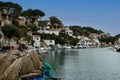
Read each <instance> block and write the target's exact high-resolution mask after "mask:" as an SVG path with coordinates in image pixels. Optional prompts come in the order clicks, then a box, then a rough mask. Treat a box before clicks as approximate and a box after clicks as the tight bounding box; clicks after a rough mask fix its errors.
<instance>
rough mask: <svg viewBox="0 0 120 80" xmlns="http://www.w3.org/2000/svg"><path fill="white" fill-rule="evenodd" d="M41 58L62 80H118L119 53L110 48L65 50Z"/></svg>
mask: <svg viewBox="0 0 120 80" xmlns="http://www.w3.org/2000/svg"><path fill="white" fill-rule="evenodd" d="M43 56H44V58H45V59H46V60H47V61H48V62H49V63H50V64H51V65H52V66H53V69H54V71H53V73H54V75H55V77H59V78H61V79H62V80H120V53H118V52H115V51H112V50H111V49H110V48H95V49H66V50H58V51H56V52H53V53H50V54H43Z"/></svg>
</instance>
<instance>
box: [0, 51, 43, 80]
mask: <svg viewBox="0 0 120 80" xmlns="http://www.w3.org/2000/svg"><path fill="white" fill-rule="evenodd" d="M14 53H15V52H14ZM16 54H17V55H16ZM18 54H19V55H18ZM41 67H42V56H41V54H39V53H37V52H36V51H31V52H19V53H18V52H16V53H15V54H8V53H4V54H0V80H17V79H18V78H19V77H20V76H23V75H26V74H29V73H32V72H34V71H36V70H39V69H40V68H41Z"/></svg>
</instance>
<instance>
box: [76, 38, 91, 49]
mask: <svg viewBox="0 0 120 80" xmlns="http://www.w3.org/2000/svg"><path fill="white" fill-rule="evenodd" d="M91 45H92V43H91V39H89V38H88V37H85V36H82V37H81V38H80V40H79V42H78V43H77V45H76V48H88V47H91Z"/></svg>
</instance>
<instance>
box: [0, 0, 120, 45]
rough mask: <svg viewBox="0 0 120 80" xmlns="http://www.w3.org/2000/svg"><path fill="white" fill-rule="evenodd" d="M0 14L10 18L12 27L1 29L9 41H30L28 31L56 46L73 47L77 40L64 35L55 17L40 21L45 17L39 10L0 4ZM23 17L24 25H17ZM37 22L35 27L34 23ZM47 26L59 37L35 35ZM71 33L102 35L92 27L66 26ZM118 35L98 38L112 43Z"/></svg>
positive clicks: (11, 4) (60, 22)
mask: <svg viewBox="0 0 120 80" xmlns="http://www.w3.org/2000/svg"><path fill="white" fill-rule="evenodd" d="M0 12H4V13H6V14H8V15H10V16H12V18H11V20H12V23H13V24H12V25H5V26H3V27H2V28H1V30H2V32H3V33H4V35H5V36H6V37H8V38H9V39H11V38H12V37H13V36H14V37H16V38H17V39H20V38H22V37H26V39H27V40H31V39H30V37H29V36H28V35H27V32H28V31H29V30H31V31H32V33H33V34H39V35H40V36H41V38H42V39H43V38H44V39H54V40H55V41H56V44H58V43H59V44H71V45H75V44H76V43H77V42H78V41H79V40H78V39H77V38H73V37H71V36H69V35H68V34H66V33H65V30H64V28H65V27H66V26H63V25H64V23H63V22H62V21H61V20H60V19H59V18H57V17H56V16H51V17H49V20H42V17H43V16H45V12H44V11H42V10H40V9H27V10H24V11H23V8H22V6H20V5H19V4H16V3H12V2H0ZM19 16H24V17H25V19H26V25H25V26H20V25H19V24H18V17H19ZM36 21H38V24H37V25H36V24H35V23H34V22H36ZM47 26H50V29H58V28H61V30H60V35H59V36H56V35H55V34H45V33H41V34H40V33H37V30H38V29H42V30H43V29H44V28H46V27H47ZM67 27H69V28H70V29H71V30H72V31H73V35H74V36H83V35H84V36H87V37H88V36H89V34H90V33H97V34H100V33H103V31H102V30H97V29H94V28H92V27H86V26H84V27H81V26H76V25H75V26H74V25H73V26H67ZM119 37H120V35H116V36H111V37H109V38H99V40H100V41H101V42H107V43H108V42H112V43H114V41H116V40H117V39H118V38H119Z"/></svg>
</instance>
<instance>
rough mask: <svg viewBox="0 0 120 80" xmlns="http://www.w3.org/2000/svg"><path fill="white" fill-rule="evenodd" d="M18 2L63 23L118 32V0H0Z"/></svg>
mask: <svg viewBox="0 0 120 80" xmlns="http://www.w3.org/2000/svg"><path fill="white" fill-rule="evenodd" d="M0 1H11V2H15V3H18V4H19V5H21V6H22V7H23V9H24V10H26V9H28V8H32V9H40V10H42V11H43V12H45V14H46V16H45V17H43V18H42V19H49V17H50V16H56V17H57V18H58V19H60V20H61V21H62V22H63V24H64V25H79V26H90V27H93V28H95V29H100V30H103V31H104V32H108V33H110V34H111V35H116V34H120V0H0Z"/></svg>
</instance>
